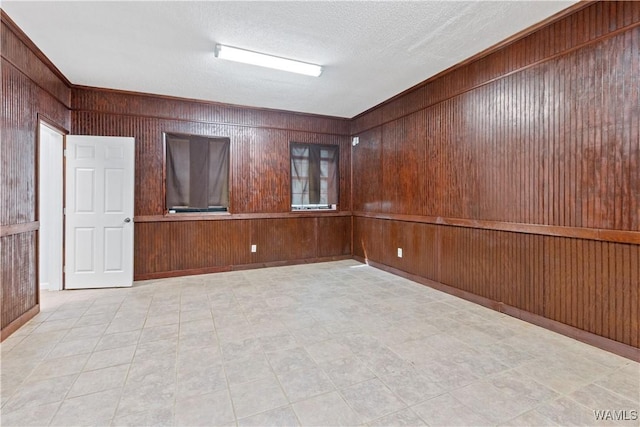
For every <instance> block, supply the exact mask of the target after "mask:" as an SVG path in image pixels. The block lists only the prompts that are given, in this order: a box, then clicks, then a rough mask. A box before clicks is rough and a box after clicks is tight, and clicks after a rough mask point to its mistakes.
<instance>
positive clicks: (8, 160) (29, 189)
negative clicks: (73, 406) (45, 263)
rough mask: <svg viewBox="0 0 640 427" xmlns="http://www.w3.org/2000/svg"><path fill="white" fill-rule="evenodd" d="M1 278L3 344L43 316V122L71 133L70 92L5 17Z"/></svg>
mask: <svg viewBox="0 0 640 427" xmlns="http://www.w3.org/2000/svg"><path fill="white" fill-rule="evenodd" d="M0 16H1V28H0V34H1V37H0V40H1V42H0V43H1V49H0V57H1V61H2V62H1V65H0V66H1V67H2V73H0V74H1V80H2V83H1V84H2V104H1V105H0V109H1V114H0V129H2V150H1V157H0V200H1V202H0V228H2V232H1V233H0V234H1V235H2V237H0V254H1V260H0V269H1V273H0V278H1V281H2V283H1V289H2V294H1V297H0V300H2V314H1V322H0V323H1V325H0V326H1V329H2V334H1V336H2V338H3V339H4V338H5V337H6V336H8V335H9V333H10V332H11V331H13V330H15V329H16V328H17V327H18V326H19V325H20V324H22V323H24V322H26V321H28V320H29V318H30V317H32V316H33V315H35V314H36V313H37V312H38V308H37V307H38V295H39V294H38V284H37V276H36V265H37V260H36V254H37V246H36V243H37V228H38V221H37V219H38V218H37V213H36V205H37V204H36V193H37V186H36V182H37V181H36V153H37V151H36V145H37V131H38V119H39V118H43V119H46V120H47V121H48V122H49V123H52V124H55V125H56V126H58V127H60V128H63V129H68V128H69V127H70V119H71V116H70V113H69V109H68V107H69V105H70V99H71V90H70V88H69V87H68V86H67V85H66V82H65V81H64V80H63V79H61V78H60V75H59V72H58V71H57V70H55V69H52V65H51V63H50V62H49V61H48V60H46V58H45V57H44V55H42V53H41V52H34V51H33V46H32V44H30V41H29V40H28V39H25V36H24V34H23V33H22V32H21V31H20V30H19V29H18V28H17V27H16V26H15V24H14V23H13V22H12V21H11V19H10V18H9V17H8V16H7V15H6V14H5V13H4V12H0Z"/></svg>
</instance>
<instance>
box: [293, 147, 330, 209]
mask: <svg viewBox="0 0 640 427" xmlns="http://www.w3.org/2000/svg"><path fill="white" fill-rule="evenodd" d="M338 152H339V148H338V146H336V145H317V144H298V143H295V142H292V143H291V209H292V210H304V209H336V206H337V205H338V188H339V182H340V179H339V177H338Z"/></svg>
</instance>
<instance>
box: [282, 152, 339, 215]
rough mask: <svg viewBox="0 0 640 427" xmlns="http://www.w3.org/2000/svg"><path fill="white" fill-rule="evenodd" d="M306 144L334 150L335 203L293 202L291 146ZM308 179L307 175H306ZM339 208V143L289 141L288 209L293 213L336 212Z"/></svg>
mask: <svg viewBox="0 0 640 427" xmlns="http://www.w3.org/2000/svg"><path fill="white" fill-rule="evenodd" d="M294 145H296V146H307V147H312V146H313V147H320V148H322V147H325V148H331V149H332V150H335V152H336V165H335V169H336V199H337V200H336V203H327V204H324V203H308V204H300V205H298V204H296V205H294V204H293V179H294V174H293V165H292V163H293V153H292V148H293V146H294ZM309 158H310V156H309V157H307V159H309ZM307 179H308V177H307ZM320 179H322V178H320ZM339 210H340V145H338V144H315V143H309V142H297V141H289V211H290V212H295V213H304V212H337V211H339Z"/></svg>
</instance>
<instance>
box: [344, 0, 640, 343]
mask: <svg viewBox="0 0 640 427" xmlns="http://www.w3.org/2000/svg"><path fill="white" fill-rule="evenodd" d="M639 24H640V3H638V2H609V3H606V2H602V3H600V2H599V3H594V4H592V5H590V6H587V7H585V8H584V9H581V10H580V11H578V12H576V13H574V14H572V15H570V16H567V17H565V18H563V19H561V20H559V21H557V22H555V23H552V24H550V25H548V26H547V27H544V28H541V29H540V30H538V31H536V32H535V33H533V34H531V35H529V36H527V37H524V38H522V39H521V40H519V41H517V42H514V43H511V44H510V45H507V46H505V47H504V48H502V49H500V50H499V51H497V52H494V53H492V54H490V55H488V56H485V57H484V58H481V59H479V60H477V61H475V62H473V63H470V64H468V65H465V66H462V67H459V68H457V69H455V70H453V71H451V72H449V73H447V74H444V75H442V76H440V77H439V78H437V79H434V80H431V81H428V82H427V83H425V84H424V85H422V86H420V87H418V88H417V89H416V90H415V91H413V92H408V93H406V94H403V95H402V96H399V97H397V98H394V99H393V100H391V101H390V102H388V103H383V104H382V105H380V106H379V107H377V108H374V109H372V110H370V111H368V112H366V113H365V114H362V115H361V116H358V117H356V118H355V119H354V120H353V121H352V133H353V134H354V135H358V136H360V137H361V141H364V142H365V143H366V145H364V144H363V143H361V144H360V145H359V146H357V147H354V149H353V175H354V199H353V206H354V211H356V217H355V219H354V255H356V256H365V248H366V249H367V250H366V257H368V259H370V260H372V261H375V262H379V263H382V264H386V265H388V266H390V267H394V268H397V269H400V270H403V271H406V272H409V273H412V274H418V275H420V276H422V277H425V278H428V279H432V280H436V281H439V282H441V283H444V284H446V285H449V286H452V287H454V288H458V289H461V290H464V291H467V292H470V293H473V294H476V295H480V296H482V297H486V298H489V299H491V300H494V301H498V302H503V303H504V304H507V305H509V306H512V307H516V308H519V309H522V310H525V311H528V312H530V313H535V314H539V315H542V316H544V317H547V318H549V319H552V320H556V321H559V322H562V323H565V324H567V325H571V326H574V327H576V328H579V329H582V330H585V331H588V332H591V333H594V334H597V335H600V336H603V337H607V338H610V339H612V340H615V341H619V342H622V343H625V344H629V345H632V346H636V347H637V346H638V340H639V339H638V321H639V320H638V317H639V316H640V314H639V313H638V310H637V307H638V305H639V304H640V301H639V300H638V292H639V291H638V287H639V286H640V277H638V268H639V267H638V264H639V262H638V256H639V254H638V252H639V248H640V246H639V245H637V244H626V243H616V242H607V241H590V240H585V239H579V238H570V237H551V236H545V235H535V234H524V233H512V232H504V231H498V230H491V229H476V228H473V227H474V225H473V224H474V221H478V222H482V223H491V222H492V221H499V222H506V223H515V224H524V225H528V224H535V225H542V226H545V225H546V226H561V227H567V228H566V229H565V230H567V236H570V231H569V230H571V228H574V227H575V228H592V229H606V230H620V231H622V232H624V231H632V232H637V231H640V228H639V227H640V200H639V198H640V130H639V123H640V86H639V85H638V82H639V81H640V50H639V49H640V25H639ZM625 27H626V28H625ZM620 29H624V31H618V30H620ZM616 31H617V32H616ZM374 135H375V136H377V137H376V138H373V137H372V136H374ZM411 156H413V158H411ZM416 159H423V160H424V167H423V166H422V163H420V162H419V161H417V160H416ZM373 170H376V171H378V175H381V177H380V176H370V177H368V179H367V181H365V180H364V179H363V178H359V177H364V176H367V174H371V171H373ZM366 182H368V183H369V184H370V186H368V187H367V188H363V189H361V187H363V186H365V185H366ZM409 182H411V183H412V184H407V183H409ZM356 183H357V184H356ZM372 188H373V190H372ZM360 213H363V214H365V215H366V216H367V217H366V218H365V217H361V216H358V215H359V214H360ZM396 214H398V215H402V217H400V216H398V215H396ZM394 215H396V216H395V217H394ZM376 216H379V219H376V218H375V217H376ZM422 216H424V217H425V219H424V220H422V219H421V217H422ZM396 217H397V218H398V219H394V218H396ZM407 218H408V219H407ZM439 218H445V219H456V218H457V219H466V220H469V221H468V222H467V223H468V224H469V226H468V227H451V226H443V225H436V224H425V223H424V222H436V223H437V222H438V219H439ZM408 221H415V223H414V224H411V222H408ZM421 222H422V223H421ZM429 229H433V230H435V231H434V232H433V234H432V236H433V237H431V235H429V236H428V237H427V235H425V234H424V230H429ZM400 245H404V246H400ZM397 247H403V248H405V247H406V248H405V252H404V257H403V258H402V259H400V258H397V256H396V249H397ZM414 252H417V253H423V254H434V258H435V259H438V260H439V262H438V265H437V266H435V267H431V266H424V263H425V262H426V259H425V257H422V258H418V257H415V255H414Z"/></svg>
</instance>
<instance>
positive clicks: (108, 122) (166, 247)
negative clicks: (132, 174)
mask: <svg viewBox="0 0 640 427" xmlns="http://www.w3.org/2000/svg"><path fill="white" fill-rule="evenodd" d="M72 104H73V110H72V133H76V134H84V135H113V136H132V137H134V138H135V139H136V188H135V198H136V206H135V212H136V213H135V215H136V217H138V218H143V220H144V221H145V222H140V223H137V224H136V242H135V248H136V255H135V273H134V275H135V277H151V276H153V277H159V276H158V275H159V274H165V275H166V276H172V275H176V274H179V272H185V274H187V273H189V272H197V271H213V270H212V269H218V268H219V269H223V268H231V267H233V266H238V265H259V264H267V263H276V262H289V261H292V260H306V259H316V258H325V257H331V256H342V255H345V254H350V253H351V247H350V246H351V245H350V240H351V227H350V225H351V221H350V218H348V220H347V219H345V217H336V216H335V215H343V214H344V213H347V214H349V213H350V209H351V203H350V197H349V195H350V193H351V187H350V185H351V180H350V163H351V158H350V155H351V145H350V139H349V135H348V132H349V122H348V120H345V119H339V118H330V117H323V116H314V115H307V114H298V113H286V112H280V111H273V110H261V109H252V108H241V107H235V106H228V105H223V104H216V103H209V102H202V101H190V100H181V99H175V98H169V97H160V96H151V95H144V94H134V93H130V92H120V91H111V90H100V89H93V88H74V90H73V97H72ZM163 132H171V133H183V134H195V135H207V136H214V137H226V138H229V139H230V144H231V145H230V186H229V190H230V206H229V212H230V215H222V216H215V215H214V216H210V217H208V218H195V217H188V216H183V217H180V218H178V216H164V215H165V206H164V187H163V185H164V183H163V169H164V163H163V162H164V153H163V144H162V133H163ZM290 142H300V143H310V144H328V145H336V146H339V147H340V194H341V195H343V196H342V197H341V198H340V202H339V206H338V211H337V212H335V213H332V212H331V213H327V214H328V215H326V216H325V215H324V214H325V213H324V212H322V213H316V214H310V213H306V214H304V215H293V214H292V213H291V198H290V197H291V196H290V159H289V144H290ZM319 236H322V239H320V237H319ZM251 244H257V245H258V248H259V249H258V252H256V253H254V254H252V253H250V247H251Z"/></svg>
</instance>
